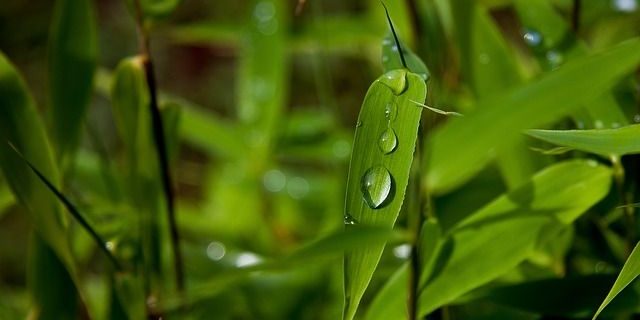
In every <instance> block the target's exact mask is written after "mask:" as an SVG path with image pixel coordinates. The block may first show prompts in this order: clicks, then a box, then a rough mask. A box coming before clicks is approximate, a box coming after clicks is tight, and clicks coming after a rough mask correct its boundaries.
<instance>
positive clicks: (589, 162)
mask: <svg viewBox="0 0 640 320" xmlns="http://www.w3.org/2000/svg"><path fill="white" fill-rule="evenodd" d="M587 164H588V165H589V166H591V167H594V168H595V167H597V166H598V161H595V160H587Z"/></svg>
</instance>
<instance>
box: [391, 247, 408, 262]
mask: <svg viewBox="0 0 640 320" xmlns="http://www.w3.org/2000/svg"><path fill="white" fill-rule="evenodd" d="M393 255H394V256H395V257H396V258H398V259H408V258H409V256H410V255H411V246H410V245H408V244H401V245H399V246H397V247H395V248H393Z"/></svg>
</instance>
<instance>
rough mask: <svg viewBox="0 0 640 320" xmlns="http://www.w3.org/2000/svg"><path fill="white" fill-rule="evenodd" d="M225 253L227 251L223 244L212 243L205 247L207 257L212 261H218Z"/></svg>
mask: <svg viewBox="0 0 640 320" xmlns="http://www.w3.org/2000/svg"><path fill="white" fill-rule="evenodd" d="M226 253H227V249H226V248H225V246H224V244H222V243H221V242H218V241H213V242H211V243H209V245H208V246H207V257H209V259H211V260H214V261H220V260H221V259H222V258H224V255H225V254H226Z"/></svg>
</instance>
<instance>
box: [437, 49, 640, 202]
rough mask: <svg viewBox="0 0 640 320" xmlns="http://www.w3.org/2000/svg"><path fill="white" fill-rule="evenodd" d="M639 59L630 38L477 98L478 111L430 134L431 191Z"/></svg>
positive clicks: (599, 89)
mask: <svg viewBox="0 0 640 320" xmlns="http://www.w3.org/2000/svg"><path fill="white" fill-rule="evenodd" d="M639 61H640V40H638V39H633V40H629V41H626V42H624V43H621V44H619V45H617V46H615V47H612V48H610V49H608V50H606V51H604V52H601V53H598V54H594V55H591V56H588V57H585V58H582V59H579V60H575V61H574V62H571V63H567V64H566V65H564V66H562V67H560V68H559V69H558V70H556V71H554V72H551V73H549V74H548V75H546V76H544V77H542V78H540V79H539V80H536V81H534V82H532V83H530V84H528V85H525V86H523V87H520V88H517V89H514V90H512V91H510V92H508V93H506V94H502V95H498V96H494V97H493V98H488V99H486V100H482V101H480V102H478V106H477V108H476V109H475V110H474V111H472V112H470V113H468V114H465V117H463V118H455V119H451V121H450V122H448V123H447V124H445V125H444V126H442V127H440V128H439V130H436V132H434V134H433V135H432V136H431V139H430V150H431V152H430V154H431V157H430V158H429V159H427V163H426V166H427V167H428V176H427V182H428V185H429V187H430V190H432V191H433V192H434V193H443V192H446V191H448V190H451V189H453V188H455V187H457V186H459V185H460V184H462V183H464V182H465V181H467V180H468V179H469V178H470V177H472V176H473V175H474V174H475V173H476V172H478V171H479V170H480V169H481V168H482V167H484V165H485V164H486V163H487V161H488V160H489V159H490V158H491V155H492V152H493V150H495V149H496V148H500V147H502V146H504V145H507V144H508V143H510V142H512V141H513V140H514V139H515V138H517V136H518V135H517V133H518V132H520V131H521V130H523V129H527V128H531V127H534V126H539V125H541V124H544V123H548V122H551V121H554V120H556V119H559V118H560V117H562V116H564V115H566V114H567V113H569V112H570V111H571V110H572V109H573V108H575V107H577V106H578V105H580V104H581V103H584V102H586V101H588V100H589V99H592V98H594V97H597V96H598V95H600V94H602V93H603V92H605V91H606V90H608V88H610V87H611V85H613V83H614V82H615V81H616V80H617V79H618V78H620V77H621V76H623V75H624V74H625V73H628V72H630V71H631V70H633V69H634V68H635V67H636V66H637V64H638V62H639ZM560 87H562V88H563V89H562V90H558V88H560ZM532 97H535V99H533V98H532Z"/></svg>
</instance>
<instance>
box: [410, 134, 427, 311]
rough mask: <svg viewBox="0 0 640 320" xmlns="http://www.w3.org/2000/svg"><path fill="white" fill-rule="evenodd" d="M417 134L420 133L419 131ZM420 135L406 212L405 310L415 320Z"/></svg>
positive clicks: (419, 214)
mask: <svg viewBox="0 0 640 320" xmlns="http://www.w3.org/2000/svg"><path fill="white" fill-rule="evenodd" d="M418 132H421V130H419V131H418ZM420 143H421V134H419V135H418V141H417V142H416V153H415V157H414V159H413V161H414V165H413V169H414V170H412V171H413V172H412V179H411V180H410V181H411V190H412V192H411V193H410V194H411V196H412V198H411V199H410V203H409V207H408V208H409V210H408V229H409V230H410V232H411V240H412V241H411V256H410V261H409V285H408V288H407V289H408V295H407V296H408V299H407V309H408V310H409V312H408V316H409V317H408V319H409V320H415V319H417V318H418V295H419V290H420V275H421V270H422V267H421V263H420V253H419V252H420V251H419V247H418V244H419V242H420V240H419V239H420V229H421V226H422V223H423V216H422V208H423V203H422V200H423V194H422V190H421V189H422V188H421V187H420V186H421V184H422V183H421V172H420V171H421V170H420V159H421V157H420V156H421V149H422V148H421V147H420Z"/></svg>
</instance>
